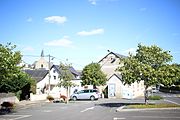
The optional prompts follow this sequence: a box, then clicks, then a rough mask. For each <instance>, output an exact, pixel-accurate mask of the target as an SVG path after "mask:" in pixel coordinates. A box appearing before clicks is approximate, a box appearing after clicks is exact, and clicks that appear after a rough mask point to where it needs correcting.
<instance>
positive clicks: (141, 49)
mask: <svg viewBox="0 0 180 120" xmlns="http://www.w3.org/2000/svg"><path fill="white" fill-rule="evenodd" d="M171 60H172V56H171V55H170V52H169V51H164V50H163V49H161V48H159V47H157V46H156V45H153V46H143V45H141V44H139V45H138V49H137V51H136V54H135V55H131V54H130V55H129V57H126V58H122V59H121V63H123V66H122V67H120V68H118V70H119V71H120V72H121V74H122V79H123V80H124V84H132V83H134V82H135V81H137V82H139V81H142V80H143V81H144V86H145V95H144V96H145V103H146V104H147V89H148V87H150V86H152V85H156V84H159V83H162V84H166V85H167V84H168V85H172V84H173V82H174V81H176V80H177V78H178V77H179V76H178V74H179V73H178V72H179V69H178V68H177V67H175V66H174V65H170V64H168V63H169V62H170V61H171Z"/></svg>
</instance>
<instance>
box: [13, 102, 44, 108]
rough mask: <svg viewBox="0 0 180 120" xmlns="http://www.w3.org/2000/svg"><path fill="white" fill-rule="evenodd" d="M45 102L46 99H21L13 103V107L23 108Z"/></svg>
mask: <svg viewBox="0 0 180 120" xmlns="http://www.w3.org/2000/svg"><path fill="white" fill-rule="evenodd" d="M45 103H47V100H41V101H29V100H23V101H19V102H18V103H16V104H15V106H16V107H15V109H23V108H27V107H31V106H34V105H43V104H45Z"/></svg>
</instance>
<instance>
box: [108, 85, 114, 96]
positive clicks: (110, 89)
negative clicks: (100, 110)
mask: <svg viewBox="0 0 180 120" xmlns="http://www.w3.org/2000/svg"><path fill="white" fill-rule="evenodd" d="M108 89H109V90H108V96H109V97H115V84H109V86H108Z"/></svg>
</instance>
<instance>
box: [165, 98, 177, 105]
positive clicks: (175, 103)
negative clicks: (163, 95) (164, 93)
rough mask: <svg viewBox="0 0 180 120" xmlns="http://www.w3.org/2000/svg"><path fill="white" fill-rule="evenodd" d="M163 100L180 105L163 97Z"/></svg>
mask: <svg viewBox="0 0 180 120" xmlns="http://www.w3.org/2000/svg"><path fill="white" fill-rule="evenodd" d="M164 101H167V102H170V103H174V104H176V105H180V104H179V103H177V102H173V101H171V100H167V99H164Z"/></svg>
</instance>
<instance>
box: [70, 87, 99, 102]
mask: <svg viewBox="0 0 180 120" xmlns="http://www.w3.org/2000/svg"><path fill="white" fill-rule="evenodd" d="M98 98H99V92H98V90H96V89H86V90H81V91H79V92H76V93H73V94H72V95H71V99H72V100H74V101H75V100H82V99H90V100H98Z"/></svg>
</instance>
